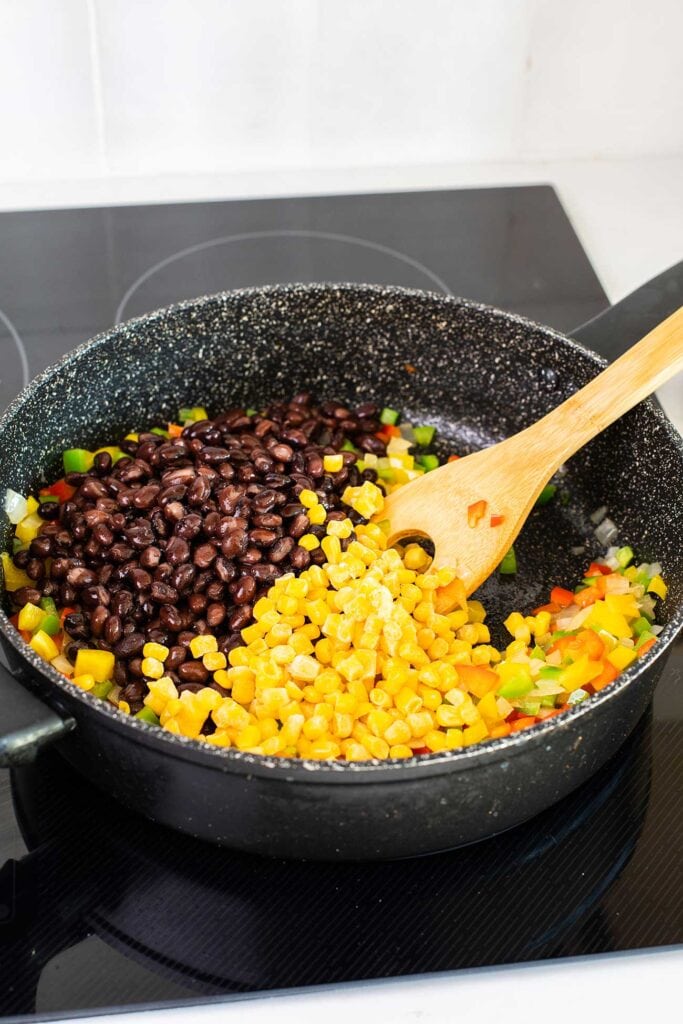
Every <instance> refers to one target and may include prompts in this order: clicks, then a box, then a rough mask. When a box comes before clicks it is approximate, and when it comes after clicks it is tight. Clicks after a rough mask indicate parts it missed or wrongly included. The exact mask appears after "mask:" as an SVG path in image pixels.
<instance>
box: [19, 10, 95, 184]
mask: <svg viewBox="0 0 683 1024" xmlns="http://www.w3.org/2000/svg"><path fill="white" fill-rule="evenodd" d="M102 169H103V163H102V153H101V149H100V140H99V135H98V123H97V116H96V109H95V103H94V98H93V84H92V66H91V50H90V36H89V22H88V6H87V3H86V0H0V181H3V180H4V181H12V180H23V179H26V178H53V179H54V178H61V177H72V176H78V175H87V174H96V173H99V172H101V171H102Z"/></svg>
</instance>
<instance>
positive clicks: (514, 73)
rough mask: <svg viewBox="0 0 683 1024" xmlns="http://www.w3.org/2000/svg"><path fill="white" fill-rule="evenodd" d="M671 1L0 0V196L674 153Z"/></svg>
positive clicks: (678, 13) (679, 8) (679, 122)
mask: <svg viewBox="0 0 683 1024" xmlns="http://www.w3.org/2000/svg"><path fill="white" fill-rule="evenodd" d="M682 30H683V4H682V3H681V2H680V0H655V2H653V0H600V2H599V3H596V2H595V0H572V2H571V3H567V2H566V0H477V2H476V3H473V2H472V0H348V2H346V3H336V2H334V0H163V2H162V0H0V182H3V181H4V182H15V181H21V180H24V179H44V180H56V179H62V178H63V179H75V178H79V177H80V178H83V177H86V176H88V175H101V176H104V177H107V176H121V175H140V174H142V175H158V174H160V173H175V174H184V173H190V172H192V173H203V174H206V173H239V172H244V171H248V170H253V171H255V172H260V171H263V170H267V169H273V168H282V169H286V168H325V167H339V166H356V167H361V168H362V167H373V166H381V165H391V164H394V165H403V166H408V165H411V164H420V163H422V164H427V163H431V164H434V163H440V162H443V163H460V162H463V161H466V162H467V161H512V160H519V159H526V158H529V157H531V158H533V159H537V160H540V159H545V160H553V159H557V158H561V159H568V158H570V159H585V158H592V157H601V158H610V159H614V158H623V157H632V156H647V155H653V154H654V155H664V156H666V155H675V154H676V153H680V152H683V90H681V88H680V72H679V52H678V51H679V46H680V43H679V40H680V38H681V33H682Z"/></svg>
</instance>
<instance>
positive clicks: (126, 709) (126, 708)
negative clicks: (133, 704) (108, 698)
mask: <svg viewBox="0 0 683 1024" xmlns="http://www.w3.org/2000/svg"><path fill="white" fill-rule="evenodd" d="M118 707H119V711H123V713H124V715H129V714H130V704H129V703H128V701H127V700H120V701H119V705H118Z"/></svg>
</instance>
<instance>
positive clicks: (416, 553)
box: [403, 544, 430, 570]
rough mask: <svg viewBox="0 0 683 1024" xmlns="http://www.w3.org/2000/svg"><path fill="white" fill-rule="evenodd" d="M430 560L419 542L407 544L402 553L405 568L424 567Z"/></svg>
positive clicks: (418, 568) (417, 568) (415, 568)
mask: <svg viewBox="0 0 683 1024" xmlns="http://www.w3.org/2000/svg"><path fill="white" fill-rule="evenodd" d="M429 562H430V558H429V555H428V554H427V552H426V551H425V549H424V548H422V547H420V545H419V544H408V546H407V548H406V549H405V552H404V553H403V563H404V565H405V567H406V569H414V570H420V569H425V568H426V567H427V566H428V565H429Z"/></svg>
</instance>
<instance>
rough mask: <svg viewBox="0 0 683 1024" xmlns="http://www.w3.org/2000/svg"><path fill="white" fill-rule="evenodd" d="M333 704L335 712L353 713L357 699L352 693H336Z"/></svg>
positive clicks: (356, 705)
mask: <svg viewBox="0 0 683 1024" xmlns="http://www.w3.org/2000/svg"><path fill="white" fill-rule="evenodd" d="M334 706H335V709H336V712H337V714H340V715H354V714H355V712H356V709H357V707H358V701H357V700H356V698H355V697H354V695H353V694H352V693H338V694H337V695H336V700H335V705H334Z"/></svg>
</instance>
